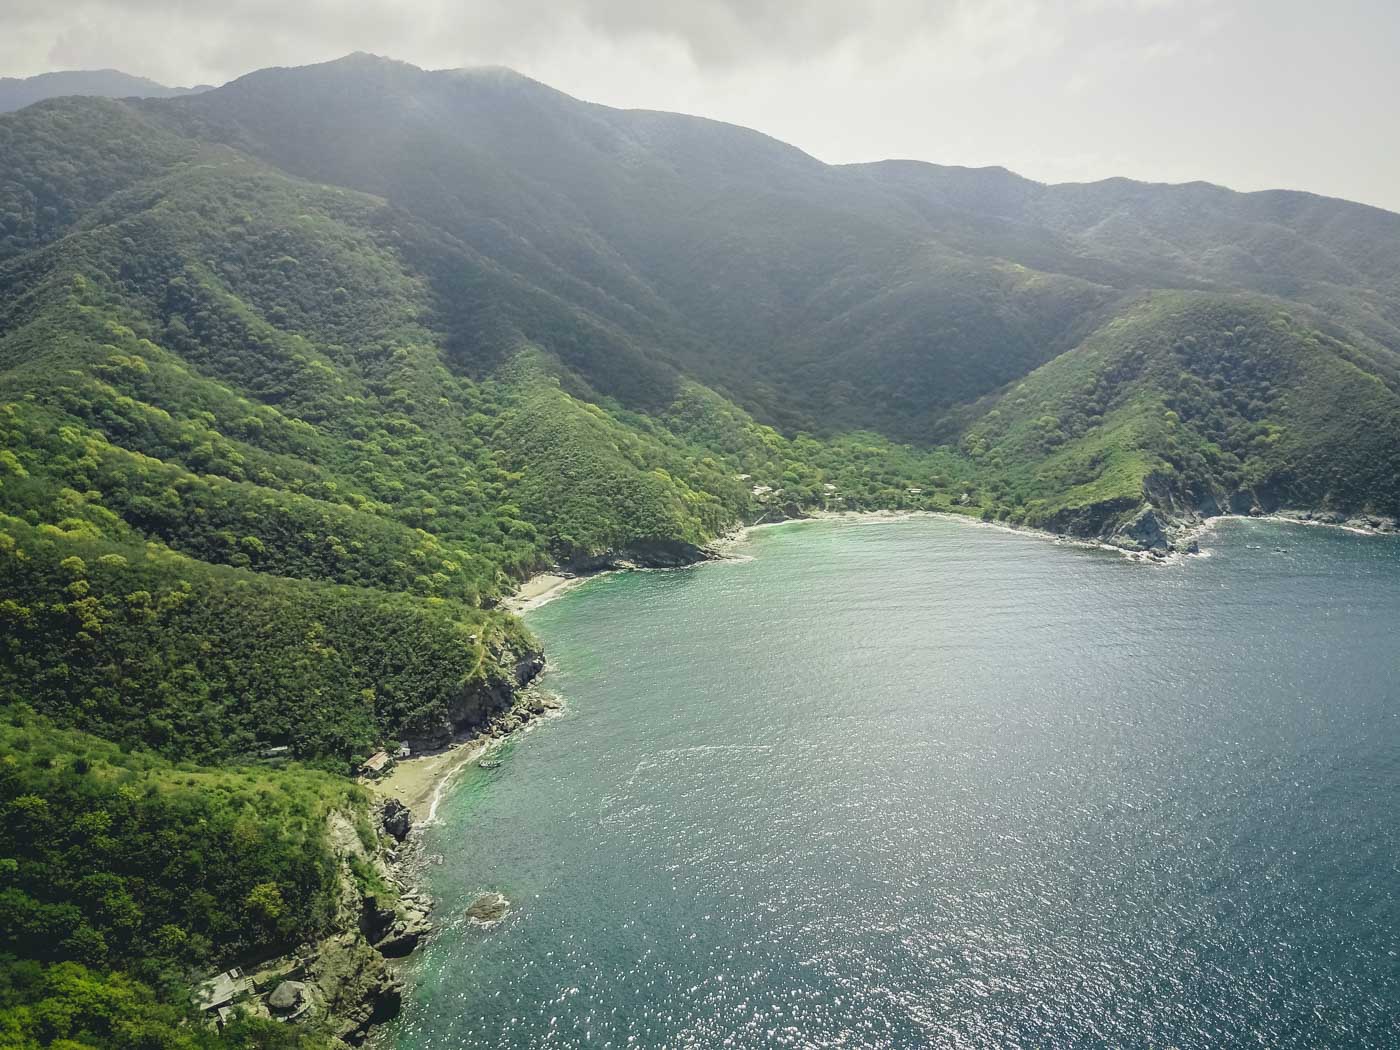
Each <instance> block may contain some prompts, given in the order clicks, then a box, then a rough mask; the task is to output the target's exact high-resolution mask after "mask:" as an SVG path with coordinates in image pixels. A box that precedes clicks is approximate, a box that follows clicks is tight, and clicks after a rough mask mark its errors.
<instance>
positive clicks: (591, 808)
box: [389, 518, 1400, 1050]
mask: <svg viewBox="0 0 1400 1050" xmlns="http://www.w3.org/2000/svg"><path fill="white" fill-rule="evenodd" d="M1275 547H1284V548H1287V550H1286V552H1284V553H1276V552H1275V551H1274V548H1275ZM1206 548H1207V550H1208V552H1209V555H1210V556H1209V557H1205V558H1200V559H1192V560H1190V561H1189V562H1188V563H1186V564H1184V565H1177V566H1165V567H1164V566H1154V565H1142V564H1137V563H1133V562H1129V561H1127V560H1125V559H1122V558H1120V557H1118V556H1116V555H1113V554H1110V553H1105V552H1102V551H1094V550H1087V549H1083V548H1077V547H1072V546H1065V545H1056V544H1053V543H1050V542H1047V541H1045V540H1042V539H1038V538H1034V537H1029V536H1024V535H1016V534H1010V533H1006V532H1002V531H997V530H992V529H986V528H979V527H975V526H972V525H967V524H963V523H959V522H954V521H946V520H941V519H932V518H914V519H906V520H899V521H886V522H880V523H873V524H872V523H855V522H822V523H812V524H802V525H796V526H789V527H783V528H777V529H768V530H760V531H759V532H757V533H756V534H754V536H753V539H752V540H751V541H750V542H749V543H748V544H747V546H746V547H745V548H744V549H743V553H744V554H747V555H750V557H749V558H748V560H744V561H741V562H732V563H725V564H710V565H704V566H699V567H695V568H692V569H685V570H680V571H674V572H655V573H634V574H628V575H618V576H609V577H604V578H600V579H597V580H594V581H591V582H590V583H588V584H587V585H585V586H583V587H581V588H579V589H578V590H576V591H574V592H572V593H570V594H568V595H566V596H564V597H562V598H560V599H559V600H557V601H555V602H553V603H551V604H549V605H546V606H544V607H543V608H541V609H539V610H537V611H536V612H534V613H532V614H531V615H530V617H529V622H530V624H531V626H532V627H533V628H534V629H535V630H536V631H537V632H538V633H539V635H540V636H541V637H542V638H543V639H544V641H545V643H546V645H547V648H548V651H549V656H550V660H551V663H552V670H551V672H550V673H549V675H548V678H547V684H548V685H549V686H550V687H551V688H552V689H553V690H555V691H556V692H558V693H560V694H561V695H563V696H564V697H565V698H566V699H567V702H568V709H567V713H566V714H565V715H564V716H563V717H560V718H557V719H554V720H551V721H549V722H548V723H546V724H544V725H542V726H541V727H540V728H538V729H536V730H534V731H532V732H530V733H527V734H525V735H524V736H523V737H521V738H520V739H518V740H517V741H515V742H513V743H512V744H510V745H509V746H508V747H507V749H506V751H505V753H504V761H503V763H502V765H501V766H500V767H499V768H497V769H494V770H490V771H476V772H473V773H471V774H470V775H468V776H467V777H466V778H464V779H463V781H462V782H461V784H460V786H459V787H458V788H457V790H456V791H455V792H454V793H453V794H452V795H451V796H450V797H449V798H448V799H447V800H446V801H445V802H444V805H443V806H442V807H441V810H440V813H439V818H440V821H439V823H438V825H437V826H435V827H432V828H430V829H429V830H428V836H429V840H428V848H429V851H430V852H438V853H441V854H442V855H443V856H444V858H445V863H443V864H442V865H441V866H437V867H433V868H431V869H430V870H431V878H432V890H433V892H434V894H435V895H436V896H437V898H438V899H439V917H440V918H441V919H442V920H444V922H445V923H446V929H445V930H444V931H443V932H442V933H441V934H440V935H439V936H438V937H437V938H436V939H435V940H434V941H433V942H431V943H430V945H429V946H428V948H427V949H426V951H425V952H424V953H423V954H422V956H421V958H419V959H418V960H416V961H415V962H414V963H413V964H412V969H411V971H410V977H411V980H412V983H413V990H412V992H411V998H410V1002H409V1004H408V1006H407V1010H406V1014H405V1017H404V1018H403V1020H402V1021H401V1022H400V1023H398V1024H397V1026H396V1027H395V1028H394V1029H393V1030H392V1031H391V1033H390V1034H389V1039H390V1040H391V1041H394V1042H396V1044H397V1046H399V1047H401V1048H403V1050H419V1048H422V1050H428V1048H446V1047H451V1048H461V1047H477V1046H481V1047H535V1046H545V1047H583V1046H587V1047H594V1046H599V1047H604V1046H614V1047H627V1046H632V1047H692V1046H694V1047H725V1046H727V1047H769V1046H802V1047H835V1046H842V1047H858V1046H859V1047H867V1046H869V1047H915V1046H937V1047H1037V1048H1040V1047H1099V1046H1102V1047H1109V1046H1115V1047H1116V1046H1125V1047H1140V1046H1161V1047H1168V1046H1175V1047H1182V1048H1187V1047H1192V1048H1194V1047H1219V1046H1261V1047H1323V1046H1326V1047H1368V1046H1369V1047H1383V1046H1384V1047H1395V1046H1400V818H1398V815H1397V808H1400V732H1398V731H1400V541H1397V540H1395V539H1381V538H1373V537H1359V536H1355V535H1351V534H1348V533H1344V532H1340V531H1336V530H1329V529H1318V528H1302V527H1296V526H1293V527H1290V526H1286V525H1282V524H1271V523H1260V522H1225V523H1222V524H1221V525H1220V526H1219V527H1218V529H1217V530H1216V532H1215V533H1214V534H1213V535H1211V536H1210V537H1208V539H1207V541H1206ZM486 889H493V890H501V891H503V892H504V893H506V894H507V895H508V896H509V897H510V898H511V899H512V900H513V901H514V904H515V907H514V909H513V910H512V911H511V913H510V914H509V916H508V917H507V919H506V920H505V921H504V922H503V923H502V924H501V925H500V926H498V927H496V928H494V929H490V930H482V929H478V928H476V927H473V926H471V925H470V924H468V923H466V922H465V921H464V920H463V919H462V917H461V915H462V911H463V909H464V908H465V907H466V905H467V904H468V903H469V902H470V901H471V900H472V898H473V897H474V896H475V895H476V894H477V893H478V892H480V891H482V890H486Z"/></svg>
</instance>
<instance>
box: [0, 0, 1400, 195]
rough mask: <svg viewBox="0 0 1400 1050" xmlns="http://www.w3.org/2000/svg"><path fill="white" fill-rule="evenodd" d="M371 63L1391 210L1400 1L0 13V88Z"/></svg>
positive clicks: (844, 153)
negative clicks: (365, 58) (519, 75)
mask: <svg viewBox="0 0 1400 1050" xmlns="http://www.w3.org/2000/svg"><path fill="white" fill-rule="evenodd" d="M357 50H358V51H371V52H374V53H376V54H383V55H389V56H392V57H395V58H401V59H405V60H407V61H410V62H413V63H415V64H417V65H420V66H424V67H428V68H443V67H455V66H466V65H481V64H501V65H508V66H511V67H513V68H515V69H518V70H520V71H521V72H523V73H527V74H529V75H530V76H533V77H536V78H537V79H540V80H543V81H545V82H546V83H549V84H552V85H553V86H555V87H557V88H560V89H562V90H564V91H567V92H569V93H570V94H573V95H577V96H579V97H581V98H586V99H591V100H593V101H597V102H604V103H608V104H610V105H615V106H636V107H647V108H653V109H670V110H679V111H683V112H688V113H698V114H702V115H704V116H710V117H717V118H719V119H722V120H728V121H733V122H734V123H737V124H744V125H747V126H749V127H754V128H758V129H759V130H761V131H765V132H767V133H769V134H771V135H775V136H777V137H778V138H781V139H784V140H786V141H788V142H791V143H793V144H795V145H798V146H800V147H802V148H803V149H805V150H807V151H809V152H811V153H813V154H815V155H816V156H818V157H820V158H822V159H823V160H827V161H832V162H841V161H856V160H873V159H877V158H881V157H916V158H919V159H923V160H931V161H937V162H939V163H945V164H971V165H982V164H1002V165H1005V166H1006V167H1009V168H1012V169H1013V170H1015V171H1018V172H1021V173H1022V174H1024V175H1029V176H1031V177H1033V178H1037V179H1042V180H1046V181H1056V182H1058V181H1081V180H1087V179H1095V178H1103V177H1106V176H1110V175H1128V176H1132V177H1134V178H1141V179H1151V180H1156V181H1172V182H1177V181H1185V180H1190V179H1207V180H1210V181H1212V182H1219V183H1223V184H1225V185H1228V186H1233V187H1235V188H1237V189H1261V188H1266V187H1277V186H1282V187H1289V188H1296V189H1308V190H1313V191H1315V192H1319V193H1327V194H1332V195H1335V196H1340V197H1349V198H1352V199H1354V200H1361V201H1366V202H1368V203H1372V204H1379V205H1382V206H1384V207H1388V208H1391V209H1393V210H1396V211H1400V0H923V2H919V0H864V2H863V0H713V2H705V0H572V2H569V0H555V2H550V0H356V2H340V0H305V2H303V0H64V2H56V0H0V74H3V73H8V74H10V75H16V76H23V75H29V74H33V73H39V72H44V71H47V70H51V69H92V68H101V67H108V66H110V67H115V68H118V69H122V70H125V71H127V72H129V73H136V74H141V75H144V76H148V77H152V78H153V79H156V80H159V81H162V82H163V83H167V84H191V83H196V82H211V83H221V82H223V81H225V80H228V79H231V78H233V77H235V76H238V75H240V74H242V73H245V72H248V71H250V70H253V69H256V68H259V67H262V66H268V65H299V64H303V63H308V62H317V61H323V60H326V59H331V58H336V57H339V56H340V55H342V54H345V53H346V52H349V51H357Z"/></svg>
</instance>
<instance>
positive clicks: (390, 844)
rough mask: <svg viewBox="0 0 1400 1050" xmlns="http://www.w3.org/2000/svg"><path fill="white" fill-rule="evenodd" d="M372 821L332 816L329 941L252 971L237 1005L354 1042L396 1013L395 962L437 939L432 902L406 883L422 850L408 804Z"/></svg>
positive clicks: (378, 808) (399, 997) (348, 814)
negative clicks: (334, 872) (334, 888)
mask: <svg viewBox="0 0 1400 1050" xmlns="http://www.w3.org/2000/svg"><path fill="white" fill-rule="evenodd" d="M368 815H369V818H370V821H371V824H370V827H368V828H366V827H364V823H363V816H362V815H361V814H357V813H355V812H353V811H343V810H337V811H335V812H333V813H331V814H330V816H329V817H328V818H327V822H326V834H327V838H328V840H329V841H330V843H331V846H332V848H333V849H334V850H335V852H336V854H337V856H338V858H339V860H340V872H339V885H338V893H337V900H336V913H335V918H334V920H333V921H332V922H331V925H330V927H329V929H328V930H327V931H326V935H325V936H324V937H321V938H320V939H318V940H316V941H314V942H311V943H307V944H303V945H301V946H300V947H298V948H297V949H296V950H295V951H294V952H292V953H290V954H288V955H285V956H283V957H281V958H278V959H273V960H271V961H269V962H267V963H264V964H263V965H262V966H260V967H259V968H258V969H257V970H256V971H255V972H252V973H251V974H250V976H249V986H250V988H251V994H250V995H248V996H247V997H246V998H242V999H240V1000H239V1001H238V1002H236V1004H235V1005H236V1006H237V1007H238V1008H241V1009H243V1010H247V1011H250V1012H252V1013H254V1014H257V1015H261V1016H264V1017H274V1018H278V1019H281V1020H284V1021H287V1022H289V1023H295V1024H311V1025H316V1026H318V1027H320V1028H322V1029H324V1030H325V1031H327V1032H329V1033H330V1034H331V1035H333V1036H335V1037H336V1038H337V1039H340V1040H341V1041H343V1042H344V1043H346V1044H349V1045H352V1046H353V1045H358V1044H360V1043H362V1042H364V1040H365V1038H366V1037H367V1036H368V1035H369V1032H370V1030H371V1029H372V1028H373V1027H374V1026H375V1025H377V1024H382V1023H383V1022H385V1021H388V1020H390V1019H392V1018H393V1017H395V1016H397V1014H398V1012H399V1009H400V1008H401V1006H402V1003H403V981H402V978H401V977H400V976H399V974H398V972H397V968H396V966H395V961H396V960H400V959H402V958H404V957H405V956H407V955H408V954H409V953H410V952H412V951H413V950H414V949H415V948H416V947H418V945H419V944H421V943H422V942H423V940H424V939H425V938H426V937H427V936H428V934H429V933H431V931H432V928H433V927H432V920H431V918H430V913H431V910H432V905H431V902H429V901H428V900H427V898H426V897H424V896H423V895H422V894H421V893H419V892H418V891H417V890H416V888H415V887H414V886H413V884H412V881H411V880H410V879H409V878H408V877H407V872H408V871H409V869H410V864H409V862H410V860H411V858H412V855H413V852H414V850H415V848H416V843H415V842H414V841H413V839H412V836H413V827H412V818H411V816H410V815H409V813H408V810H407V808H406V807H405V806H403V805H402V803H399V802H398V801H397V800H395V799H390V800H386V801H384V802H381V803H379V804H377V805H375V806H373V807H371V809H370V811H369V814H368ZM357 824H358V825H359V826H358V827H357Z"/></svg>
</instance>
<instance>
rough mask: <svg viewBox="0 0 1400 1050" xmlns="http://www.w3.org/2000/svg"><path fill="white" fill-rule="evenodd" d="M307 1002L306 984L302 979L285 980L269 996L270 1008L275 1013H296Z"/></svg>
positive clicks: (268, 1003)
mask: <svg viewBox="0 0 1400 1050" xmlns="http://www.w3.org/2000/svg"><path fill="white" fill-rule="evenodd" d="M305 1002H306V985H304V984H302V983H301V982H300V981H283V982H282V983H281V984H279V985H278V986H277V987H276V988H274V989H273V990H272V994H271V995H269V996H268V997H267V1005H268V1008H269V1009H271V1010H272V1011H273V1012H274V1013H279V1014H290V1013H295V1012H296V1011H297V1010H298V1009H300V1008H301V1006H302V1004H303V1003H305Z"/></svg>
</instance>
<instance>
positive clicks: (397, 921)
mask: <svg viewBox="0 0 1400 1050" xmlns="http://www.w3.org/2000/svg"><path fill="white" fill-rule="evenodd" d="M431 911H432V905H431V904H430V903H429V902H428V901H427V900H426V899H424V898H422V897H420V896H418V895H417V894H413V893H407V894H404V896H402V897H400V898H399V904H398V908H397V909H395V913H394V917H393V920H392V921H391V922H390V923H389V925H388V927H387V928H386V929H385V930H384V931H383V933H382V934H381V935H380V936H379V937H378V938H377V939H375V940H374V941H372V942H371V943H373V945H374V947H375V949H376V950H377V951H378V952H379V954H380V955H382V956H384V957H385V958H386V959H402V958H403V957H404V956H405V955H407V954H409V953H410V952H411V951H413V949H415V948H417V947H418V945H420V944H421V943H423V940H424V939H425V938H426V937H427V936H428V934H430V933H432V932H433V922H432V919H431V918H430V917H429V915H430V913H431Z"/></svg>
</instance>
